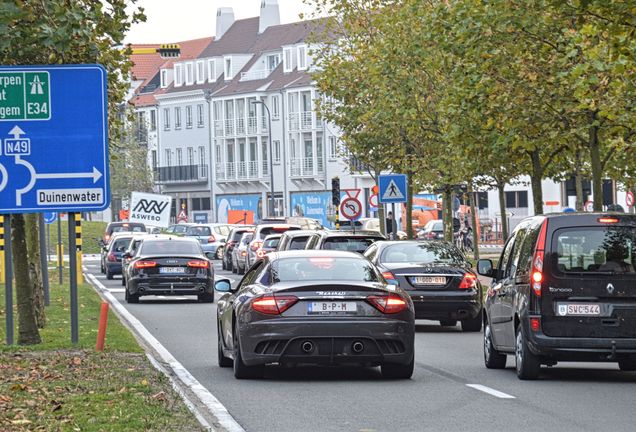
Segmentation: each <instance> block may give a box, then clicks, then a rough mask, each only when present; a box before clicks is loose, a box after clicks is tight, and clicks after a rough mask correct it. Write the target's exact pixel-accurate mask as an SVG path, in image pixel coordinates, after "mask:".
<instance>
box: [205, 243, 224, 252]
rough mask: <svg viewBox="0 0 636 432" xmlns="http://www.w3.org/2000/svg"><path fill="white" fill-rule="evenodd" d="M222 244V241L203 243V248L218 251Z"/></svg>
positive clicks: (206, 250)
mask: <svg viewBox="0 0 636 432" xmlns="http://www.w3.org/2000/svg"><path fill="white" fill-rule="evenodd" d="M219 246H221V243H202V244H201V249H203V252H213V253H216V250H217V249H218V248H219Z"/></svg>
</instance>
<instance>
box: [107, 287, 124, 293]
mask: <svg viewBox="0 0 636 432" xmlns="http://www.w3.org/2000/svg"><path fill="white" fill-rule="evenodd" d="M106 289H107V290H108V292H112V293H123V292H126V288H108V287H106Z"/></svg>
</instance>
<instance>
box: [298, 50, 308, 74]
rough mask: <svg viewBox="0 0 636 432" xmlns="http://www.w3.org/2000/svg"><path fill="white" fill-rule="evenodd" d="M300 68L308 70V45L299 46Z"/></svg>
mask: <svg viewBox="0 0 636 432" xmlns="http://www.w3.org/2000/svg"><path fill="white" fill-rule="evenodd" d="M298 70H307V46H306V45H300V46H298Z"/></svg>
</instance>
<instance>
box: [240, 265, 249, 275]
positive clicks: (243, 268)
mask: <svg viewBox="0 0 636 432" xmlns="http://www.w3.org/2000/svg"><path fill="white" fill-rule="evenodd" d="M245 267H247V265H245V266H243V267H239V269H238V274H240V275H244V274H245Z"/></svg>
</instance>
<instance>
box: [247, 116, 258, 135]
mask: <svg viewBox="0 0 636 432" xmlns="http://www.w3.org/2000/svg"><path fill="white" fill-rule="evenodd" d="M247 133H248V134H250V135H252V134H255V133H256V117H248V118H247Z"/></svg>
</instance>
